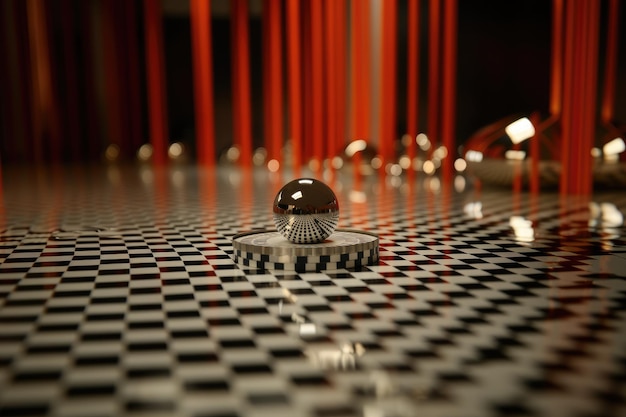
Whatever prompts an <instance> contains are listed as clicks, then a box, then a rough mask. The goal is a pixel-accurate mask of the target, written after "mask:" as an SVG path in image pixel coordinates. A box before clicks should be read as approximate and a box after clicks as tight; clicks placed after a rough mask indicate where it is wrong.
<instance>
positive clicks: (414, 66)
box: [406, 0, 420, 160]
mask: <svg viewBox="0 0 626 417" xmlns="http://www.w3.org/2000/svg"><path fill="white" fill-rule="evenodd" d="M419 6H420V2H419V0H409V3H408V13H407V14H408V16H407V37H408V40H407V45H408V46H407V97H406V103H407V104H406V108H407V115H406V123H407V134H408V135H409V136H410V137H411V141H410V142H409V149H408V155H409V157H410V158H411V160H413V158H414V157H415V151H416V150H415V146H416V143H415V137H416V136H417V129H418V127H417V126H418V120H419V118H418V113H417V111H418V98H419V82H418V80H419Z"/></svg>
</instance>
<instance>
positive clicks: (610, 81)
mask: <svg viewBox="0 0 626 417" xmlns="http://www.w3.org/2000/svg"><path fill="white" fill-rule="evenodd" d="M607 16H608V23H607V35H606V61H605V65H604V89H603V92H602V105H601V110H600V117H601V120H602V121H603V122H604V123H609V122H611V121H612V120H613V117H614V106H615V74H616V70H617V36H618V33H619V32H618V31H619V26H618V23H619V22H618V18H619V1H618V0H609V10H608V13H607Z"/></svg>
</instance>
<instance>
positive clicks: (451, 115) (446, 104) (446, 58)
mask: <svg viewBox="0 0 626 417" xmlns="http://www.w3.org/2000/svg"><path fill="white" fill-rule="evenodd" d="M443 11H444V13H443V28H444V31H443V33H444V36H443V61H442V65H441V66H442V69H443V79H442V98H441V100H442V103H441V116H442V117H441V142H442V144H443V146H445V147H446V149H447V150H448V156H447V157H446V158H444V160H443V161H442V173H443V179H444V182H445V181H446V180H450V179H451V178H452V174H453V160H454V155H455V153H456V137H455V134H456V129H455V128H456V62H457V59H456V48H457V0H445V3H444V8H443Z"/></svg>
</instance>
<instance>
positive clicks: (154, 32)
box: [144, 0, 168, 165]
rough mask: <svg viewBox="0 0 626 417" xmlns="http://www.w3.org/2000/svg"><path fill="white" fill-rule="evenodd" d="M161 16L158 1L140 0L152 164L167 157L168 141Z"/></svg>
mask: <svg viewBox="0 0 626 417" xmlns="http://www.w3.org/2000/svg"><path fill="white" fill-rule="evenodd" d="M161 18H162V12H161V2H160V1H158V0H144V29H145V39H146V40H145V41H146V66H147V68H146V76H147V87H148V119H149V126H150V143H151V144H152V147H153V149H154V154H153V162H154V163H155V164H156V165H163V164H165V162H166V161H167V143H168V141H167V135H168V123H167V100H166V86H165V60H164V52H163V22H162V21H161Z"/></svg>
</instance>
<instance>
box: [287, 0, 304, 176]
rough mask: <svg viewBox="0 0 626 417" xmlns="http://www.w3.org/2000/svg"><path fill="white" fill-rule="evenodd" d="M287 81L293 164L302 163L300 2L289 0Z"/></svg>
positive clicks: (297, 167) (297, 165)
mask: <svg viewBox="0 0 626 417" xmlns="http://www.w3.org/2000/svg"><path fill="white" fill-rule="evenodd" d="M286 13H287V83H288V98H289V137H290V139H291V141H292V149H293V165H294V168H295V169H296V170H298V169H299V168H300V166H301V164H302V104H301V99H302V78H301V67H302V65H301V63H300V59H301V51H300V49H301V47H300V38H301V36H300V2H299V0H287V7H286Z"/></svg>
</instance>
